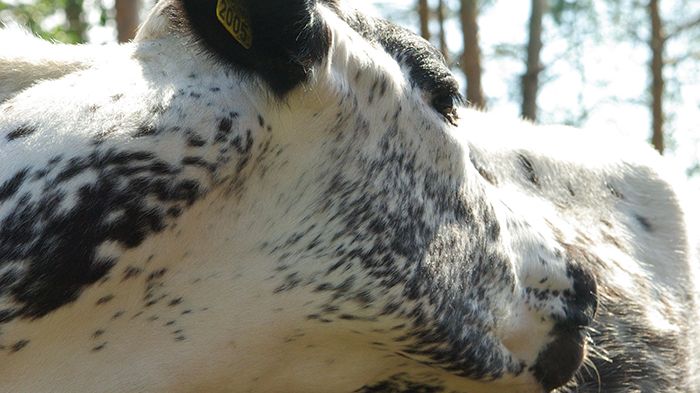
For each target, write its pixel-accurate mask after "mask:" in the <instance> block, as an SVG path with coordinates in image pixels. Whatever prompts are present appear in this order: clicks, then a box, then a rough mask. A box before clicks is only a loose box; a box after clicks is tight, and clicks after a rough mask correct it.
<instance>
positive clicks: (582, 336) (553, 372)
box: [532, 324, 586, 392]
mask: <svg viewBox="0 0 700 393" xmlns="http://www.w3.org/2000/svg"><path fill="white" fill-rule="evenodd" d="M554 335H555V339H554V341H552V342H551V343H550V344H549V345H547V347H546V348H545V349H544V350H543V351H542V352H540V354H539V355H538V356H537V361H536V363H535V365H534V366H533V367H532V372H533V374H534V376H535V378H537V380H538V381H539V382H540V383H541V384H542V387H543V388H544V389H545V391H547V392H549V391H552V390H554V389H556V388H558V387H560V386H563V385H565V384H566V383H567V382H569V381H570V380H571V378H572V377H573V376H574V374H575V373H576V371H577V370H578V369H579V367H581V364H582V363H583V358H584V356H585V354H586V341H585V340H586V333H585V331H584V330H583V329H580V328H579V329H571V328H570V326H562V325H560V324H557V326H555V329H554Z"/></svg>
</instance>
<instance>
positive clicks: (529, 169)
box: [518, 154, 540, 186]
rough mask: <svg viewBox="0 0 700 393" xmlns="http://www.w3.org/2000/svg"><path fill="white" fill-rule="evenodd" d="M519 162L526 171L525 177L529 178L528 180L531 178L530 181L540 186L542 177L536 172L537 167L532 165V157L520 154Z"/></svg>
mask: <svg viewBox="0 0 700 393" xmlns="http://www.w3.org/2000/svg"><path fill="white" fill-rule="evenodd" d="M518 163H519V164H520V167H521V168H522V170H523V172H524V173H525V177H526V178H527V180H529V181H530V183H532V184H534V185H536V186H539V185H540V179H539V177H537V173H536V172H535V168H534V166H533V165H532V161H530V159H529V158H527V157H526V156H525V155H523V154H518Z"/></svg>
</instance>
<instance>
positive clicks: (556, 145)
mask: <svg viewBox="0 0 700 393" xmlns="http://www.w3.org/2000/svg"><path fill="white" fill-rule="evenodd" d="M240 1H241V3H240V4H241V6H242V7H250V8H249V10H250V15H252V16H251V21H253V22H255V23H261V24H265V23H269V24H270V26H266V27H265V28H266V29H271V28H275V26H280V25H284V26H282V27H280V29H281V30H280V31H282V32H285V33H287V32H289V31H295V30H294V29H302V31H300V32H299V33H300V34H299V35H296V36H297V37H298V38H297V40H296V41H293V42H291V43H289V42H287V41H285V40H281V41H280V43H279V45H282V46H285V45H287V46H285V48H286V49H287V51H286V52H279V53H285V54H287V55H289V58H283V57H279V56H277V55H276V56H277V57H275V58H274V59H267V60H269V61H268V62H269V64H266V63H265V62H266V58H265V56H268V55H269V53H272V52H270V51H277V50H278V49H279V48H277V47H275V46H270V48H271V49H270V48H268V49H254V50H253V51H250V52H246V51H244V50H242V49H241V48H236V45H237V44H235V43H234V42H229V43H226V44H220V43H217V42H218V41H217V40H225V39H228V40H231V39H232V38H231V37H230V36H226V35H219V34H220V31H219V30H217V29H210V28H209V27H206V28H204V27H202V26H201V25H199V24H198V23H200V22H198V21H200V20H202V19H201V18H205V19H203V20H205V21H206V17H207V15H208V14H207V13H206V11H207V10H208V8H206V7H208V6H209V5H211V4H213V3H212V2H209V1H207V2H201V3H197V2H193V0H161V1H160V2H159V3H158V5H157V6H156V8H155V9H154V10H153V11H152V13H151V14H150V16H149V18H148V20H147V21H146V23H145V24H144V26H143V27H142V28H141V30H140V31H139V34H138V36H137V38H136V40H135V41H134V42H133V43H130V44H126V45H121V46H113V47H103V48H92V47H90V46H83V47H74V46H60V47H56V46H54V45H53V44H48V43H44V42H42V41H40V40H38V39H36V38H32V37H30V36H28V35H26V34H23V33H19V32H17V31H16V29H12V30H0V82H1V83H2V87H0V157H1V158H2V159H1V160H0V392H36V393H43V392H53V391H65V392H91V393H92V392H105V393H107V392H109V393H118V392H149V393H150V392H153V393H160V392H163V393H164V392H168V393H170V392H173V393H179V392H183V393H185V392H212V393H217V392H222V393H223V392H300V393H301V392H304V393H306V392H319V393H328V392H339V393H345V392H364V393H370V392H373V393H398V392H424V393H448V392H450V393H451V392H465V393H486V392H494V393H495V392H498V393H542V392H559V393H569V392H584V393H594V392H611V393H622V392H700V388H699V386H698V384H699V383H700V381H698V378H697V375H698V374H699V373H700V370H698V367H697V361H696V357H697V355H696V353H698V350H700V348H698V345H697V340H698V339H697V337H698V332H697V326H696V321H697V320H698V318H697V317H698V314H697V306H696V304H697V298H696V295H697V289H696V283H697V280H696V271H695V269H696V268H697V266H696V263H693V262H691V261H693V260H694V259H693V258H694V256H693V255H692V247H691V235H690V230H689V229H688V223H687V222H686V220H687V214H686V213H685V211H684V209H683V206H682V204H681V202H680V200H679V196H678V194H677V192H676V191H675V188H674V185H673V184H675V183H674V181H673V180H672V179H673V176H672V175H670V174H669V173H668V172H667V171H666V170H665V169H664V163H663V161H662V160H661V158H660V157H658V156H657V155H656V154H655V153H653V152H652V151H651V149H650V148H648V147H646V146H642V145H639V146H637V145H631V144H630V143H629V142H626V141H625V142H621V141H616V140H615V139H614V138H613V137H611V136H610V135H608V134H604V133H600V134H599V133H597V132H592V131H578V130H572V129H567V128H563V127H552V128H546V127H535V126H532V125H530V124H527V123H524V122H520V121H515V120H514V121H507V120H504V119H501V118H497V117H494V116H493V115H490V114H488V113H481V112H477V111H474V110H471V109H467V108H461V107H460V102H461V98H460V97H459V95H458V93H457V91H458V89H457V87H456V86H457V85H456V81H455V80H454V77H452V75H451V74H450V73H449V71H448V70H447V68H446V67H445V65H444V63H443V62H442V59H441V58H440V56H439V54H438V53H437V52H436V51H435V50H434V49H432V48H431V47H430V46H429V45H428V44H427V43H425V42H423V41H421V40H420V39H418V38H417V37H415V36H413V35H411V34H410V33H407V32H405V31H403V30H401V29H398V28H396V27H394V26H393V25H390V24H388V23H387V22H385V21H380V20H376V19H373V18H370V17H367V16H364V15H363V14H362V13H361V12H360V11H359V10H357V9H355V8H353V7H352V6H351V5H348V4H347V2H343V1H311V0H306V1H290V2H285V3H278V2H275V1H270V3H269V4H274V5H275V7H281V6H284V7H298V8H294V9H293V10H291V9H290V12H291V14H295V15H299V14H303V15H307V16H306V18H307V23H305V24H304V25H301V26H300V25H299V24H290V25H285V22H284V20H283V16H284V15H285V13H284V12H276V13H275V14H274V18H282V19H281V20H278V19H274V20H272V22H271V21H267V22H266V21H265V18H264V16H265V15H266V13H265V12H266V8H265V7H266V4H268V3H266V2H265V1H260V2H252V1H250V2H249V1H247V0H240ZM202 4H204V5H202ZM280 4H284V5H280ZM200 7H204V8H200ZM270 7H272V6H270ZM270 9H271V8H270ZM278 11H279V10H278ZM292 11H293V12H292ZM197 18H200V19H197ZM256 18H259V19H256ZM271 18H272V17H271ZM212 23H216V22H215V20H212ZM266 31H267V30H266ZM253 32H254V33H255V30H253ZM272 33H274V31H272ZM272 33H271V34H272ZM301 33H303V34H301ZM8 37H12V40H9V39H6V38H8ZM309 37H311V38H309ZM318 37H321V39H319V38H318ZM304 39H313V40H314V42H313V43H305V42H304ZM275 45H277V44H275ZM37 48H43V49H46V50H47V51H44V52H41V53H43V54H42V55H39V54H38V53H39V52H38V49H37ZM231 48H234V49H235V51H234V52H231V53H229V52H226V51H227V50H229V49H231ZM43 49H42V50H43ZM54 49H55V53H54V52H51V51H53V50H54ZM59 49H60V50H59ZM222 51H223V52H222ZM59 52H60V56H59V55H58V54H57V53H59ZM52 53H53V54H52ZM232 53H233V54H232ZM280 56H282V55H280ZM284 56H286V55H284ZM287 62H291V63H289V64H291V65H290V68H293V71H290V72H289V73H288V74H287V73H284V72H282V73H280V71H279V70H280V69H283V67H282V68H280V64H287ZM261 64H266V65H265V66H264V67H266V68H265V70H264V71H262V70H260V69H258V68H256V67H262V66H261ZM621 143H624V145H625V146H628V148H626V149H625V150H624V151H620V149H619V147H618V146H621Z"/></svg>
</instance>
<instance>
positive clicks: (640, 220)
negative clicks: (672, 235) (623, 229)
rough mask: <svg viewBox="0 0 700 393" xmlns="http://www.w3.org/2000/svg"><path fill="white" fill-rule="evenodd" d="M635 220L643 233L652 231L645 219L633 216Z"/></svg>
mask: <svg viewBox="0 0 700 393" xmlns="http://www.w3.org/2000/svg"><path fill="white" fill-rule="evenodd" d="M634 218H635V220H637V223H639V226H641V227H642V228H643V229H644V230H645V231H647V232H651V231H652V229H653V228H652V226H651V223H650V222H649V220H648V219H647V218H646V217H642V216H640V215H639V214H635V215H634Z"/></svg>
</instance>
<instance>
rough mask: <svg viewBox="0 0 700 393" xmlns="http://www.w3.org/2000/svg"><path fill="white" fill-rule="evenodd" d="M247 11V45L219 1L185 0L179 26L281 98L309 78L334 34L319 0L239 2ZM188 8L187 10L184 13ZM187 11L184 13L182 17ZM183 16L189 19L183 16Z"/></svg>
mask: <svg viewBox="0 0 700 393" xmlns="http://www.w3.org/2000/svg"><path fill="white" fill-rule="evenodd" d="M236 3H237V5H238V6H239V7H242V8H243V9H244V10H245V11H246V12H247V14H248V17H249V21H248V22H249V23H248V24H249V27H250V29H251V32H252V36H253V40H252V46H251V48H250V49H246V48H245V47H244V46H243V45H241V44H240V43H239V42H238V41H236V39H234V38H233V37H232V36H231V34H230V33H229V32H228V31H227V30H226V29H225V28H224V26H223V25H222V24H221V23H220V22H219V20H218V19H217V16H216V5H217V4H216V0H181V1H180V4H181V6H182V10H181V11H180V10H178V9H177V8H173V9H172V12H173V15H172V17H173V18H174V21H175V22H176V24H177V25H179V26H181V27H184V26H188V28H189V29H191V30H193V33H194V35H195V38H197V39H199V40H201V41H202V43H203V44H204V45H205V46H206V47H207V48H208V49H209V50H210V51H211V53H212V55H214V56H216V58H218V59H220V60H221V61H224V62H226V63H230V64H231V65H232V66H233V68H235V69H236V70H240V71H243V72H245V73H251V74H255V75H257V76H259V77H261V78H262V79H263V80H264V81H265V82H267V84H268V85H269V86H270V88H271V89H272V91H273V92H274V93H276V94H277V95H279V96H282V95H284V94H285V93H287V92H288V91H289V90H291V89H293V88H294V87H296V86H297V85H299V84H300V83H302V82H304V81H305V80H306V79H307V78H308V76H309V72H310V70H311V67H312V66H313V65H314V64H316V63H318V62H319V61H321V60H322V59H323V58H324V57H325V56H326V54H327V53H328V50H329V48H330V40H331V39H330V33H329V30H328V28H327V27H326V25H325V24H324V22H323V21H322V19H321V18H320V17H319V16H318V15H317V11H316V10H315V6H316V1H315V0H268V1H257V0H236ZM182 11H184V14H183V12H182ZM178 14H182V15H178ZM183 17H184V19H185V20H186V22H185V20H183Z"/></svg>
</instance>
